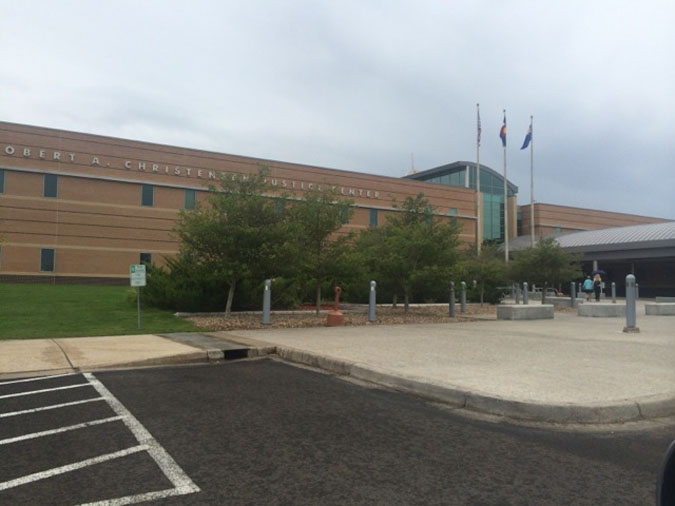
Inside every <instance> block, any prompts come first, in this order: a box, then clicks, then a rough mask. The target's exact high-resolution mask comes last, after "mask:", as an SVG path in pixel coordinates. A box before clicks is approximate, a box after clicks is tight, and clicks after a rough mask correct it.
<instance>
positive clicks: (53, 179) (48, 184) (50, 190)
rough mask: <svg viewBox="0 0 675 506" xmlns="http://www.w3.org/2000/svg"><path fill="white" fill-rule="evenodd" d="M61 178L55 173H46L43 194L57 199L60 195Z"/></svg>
mask: <svg viewBox="0 0 675 506" xmlns="http://www.w3.org/2000/svg"><path fill="white" fill-rule="evenodd" d="M58 189H59V179H58V176H56V175H55V174H45V179H44V184H43V195H44V196H45V197H49V198H53V199H55V198H56V196H57V195H58Z"/></svg>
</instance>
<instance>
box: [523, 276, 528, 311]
mask: <svg viewBox="0 0 675 506" xmlns="http://www.w3.org/2000/svg"><path fill="white" fill-rule="evenodd" d="M527 298H528V295H527V281H525V282H524V283H523V304H524V305H526V306H527Z"/></svg>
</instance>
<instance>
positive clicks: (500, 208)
mask: <svg viewBox="0 0 675 506" xmlns="http://www.w3.org/2000/svg"><path fill="white" fill-rule="evenodd" d="M467 170H469V188H471V189H473V190H475V189H476V167H475V166H473V167H472V166H468V167H467V166H464V167H455V168H453V169H449V170H448V172H447V173H445V174H436V175H435V176H433V177H430V178H426V179H420V181H425V182H427V183H434V184H442V185H446V186H458V187H460V188H465V187H466V171H467ZM480 172H481V174H480V191H481V193H482V194H483V240H484V241H495V242H501V241H503V240H504V178H502V177H500V176H498V175H496V174H494V173H492V171H488V170H485V169H484V168H483V167H481V171H480ZM508 196H509V197H512V196H513V191H512V190H511V188H508Z"/></svg>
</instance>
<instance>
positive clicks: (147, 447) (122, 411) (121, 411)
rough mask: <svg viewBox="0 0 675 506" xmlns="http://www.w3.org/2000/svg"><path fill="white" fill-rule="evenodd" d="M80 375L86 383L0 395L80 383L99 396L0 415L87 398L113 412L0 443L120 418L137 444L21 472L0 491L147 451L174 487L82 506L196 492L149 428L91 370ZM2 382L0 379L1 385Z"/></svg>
mask: <svg viewBox="0 0 675 506" xmlns="http://www.w3.org/2000/svg"><path fill="white" fill-rule="evenodd" d="M71 375H72V374H65V375H63V376H71ZM83 376H84V378H85V379H86V380H87V383H78V384H76V385H69V386H63V387H55V388H47V389H42V390H33V391H30V392H20V393H14V394H6V395H2V396H0V400H1V399H8V398H13V397H20V396H24V395H32V394H38V393H46V392H54V391H58V390H65V389H70V388H78V387H83V386H92V387H93V388H94V389H95V390H96V391H97V392H98V394H99V395H100V396H101V397H94V398H90V399H82V400H78V401H72V402H66V403H60V404H53V405H50V406H41V407H37V408H32V409H24V410H21V411H13V412H8V413H0V418H6V417H12V416H19V415H24V414H29V413H35V412H39V411H46V410H51V409H58V408H62V407H66V406H75V405H79V404H85V403H89V402H95V401H106V403H107V404H108V405H109V406H110V408H111V409H112V410H113V412H114V413H115V415H116V416H113V417H108V418H103V419H99V420H92V421H90V422H83V423H79V424H76V425H70V426H65V427H58V428H56V429H51V430H46V431H41V432H34V433H31V434H24V435H21V436H16V437H12V438H7V439H3V440H0V446H2V445H7V444H11V443H16V442H18V441H25V440H29V439H35V438H39V437H46V436H50V435H53V434H59V433H61V432H66V431H71V430H77V429H82V428H85V427H89V426H92V425H100V424H104V423H109V422H114V421H121V422H123V423H124V424H125V426H126V427H127V428H128V429H129V430H130V431H131V433H132V434H133V435H134V437H135V438H136V440H137V441H138V443H139V444H138V445H137V446H133V447H131V448H126V449H124V450H120V451H117V452H113V453H108V454H105V455H100V456H98V457H94V458H90V459H86V460H83V461H80V462H75V463H72V464H68V465H65V466H61V467H56V468H53V469H48V470H46V471H42V472H38V473H32V474H29V475H26V476H21V477H19V478H16V479H13V480H9V481H5V482H0V491H2V490H7V489H10V488H13V487H18V486H21V485H27V484H29V483H32V482H35V481H38V480H44V479H46V478H51V477H53V476H58V475H61V474H64V473H68V472H71V471H76V470H78V469H82V468H85V467H88V466H92V465H96V464H100V463H102V462H107V461H109V460H113V459H118V458H122V457H126V456H127V455H132V454H134V453H138V452H143V451H147V452H148V454H149V455H150V456H151V457H152V459H153V460H154V461H155V463H156V464H157V466H159V468H160V469H161V471H162V473H164V475H165V476H166V477H167V479H168V480H169V481H170V482H171V483H172V485H173V487H174V488H171V489H167V490H158V491H153V492H147V493H141V494H135V495H129V496H124V497H117V498H113V499H106V500H103V501H96V502H90V503H87V504H86V505H82V506H123V505H129V504H137V503H141V502H146V501H153V500H156V499H161V498H165V497H172V496H179V495H185V494H192V493H195V492H199V491H200V488H199V487H198V486H197V485H195V483H194V482H193V481H192V480H191V479H190V478H189V477H188V476H187V475H186V474H185V472H184V471H183V470H182V469H181V468H180V466H179V465H178V464H177V463H176V461H175V460H174V459H173V458H172V457H171V456H170V455H169V454H168V453H167V452H166V450H164V448H163V447H162V446H161V445H160V444H159V443H158V442H157V440H155V438H153V437H152V435H151V434H150V432H148V431H147V429H146V428H145V427H143V425H141V423H140V422H139V421H138V420H137V419H136V418H135V417H134V416H133V415H132V414H131V413H130V412H129V411H128V410H127V409H126V408H125V407H124V406H123V405H122V403H121V402H120V401H119V400H117V398H116V397H115V396H114V395H113V394H112V393H110V391H109V390H108V389H107V388H106V387H105V386H104V385H103V384H102V383H101V382H100V381H98V379H96V378H95V377H94V375H93V374H91V373H84V374H83ZM54 377H56V376H49V377H45V378H44V379H47V378H54ZM39 379H42V378H30V379H27V380H16V381H11V382H5V383H4V384H8V383H19V382H22V381H38V380H39ZM2 384H3V383H0V385H2Z"/></svg>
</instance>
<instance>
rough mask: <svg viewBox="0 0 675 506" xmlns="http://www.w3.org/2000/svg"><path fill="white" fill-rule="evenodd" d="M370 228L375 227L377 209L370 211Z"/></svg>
mask: <svg viewBox="0 0 675 506" xmlns="http://www.w3.org/2000/svg"><path fill="white" fill-rule="evenodd" d="M370 226H371V227H377V209H371V210H370Z"/></svg>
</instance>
